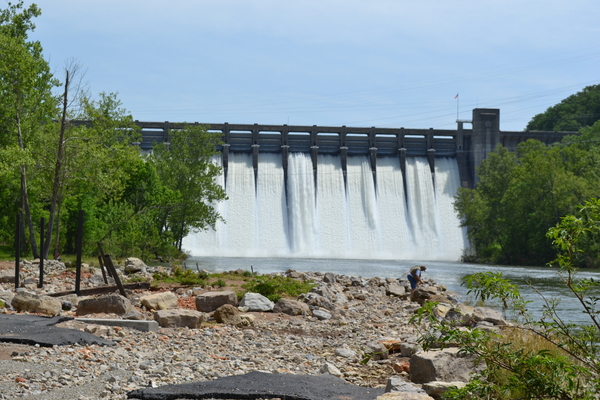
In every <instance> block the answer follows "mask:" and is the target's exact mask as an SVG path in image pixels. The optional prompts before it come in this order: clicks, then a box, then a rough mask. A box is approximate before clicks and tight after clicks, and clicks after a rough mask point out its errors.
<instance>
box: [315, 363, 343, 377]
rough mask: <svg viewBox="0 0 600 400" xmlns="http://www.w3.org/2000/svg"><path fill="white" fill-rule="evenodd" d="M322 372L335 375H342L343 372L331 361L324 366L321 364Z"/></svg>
mask: <svg viewBox="0 0 600 400" xmlns="http://www.w3.org/2000/svg"><path fill="white" fill-rule="evenodd" d="M319 372H320V373H322V374H328V375H333V376H339V377H341V376H342V372H341V371H340V370H339V369H338V367H336V366H335V365H333V364H331V363H325V364H323V366H321V369H320V370H319Z"/></svg>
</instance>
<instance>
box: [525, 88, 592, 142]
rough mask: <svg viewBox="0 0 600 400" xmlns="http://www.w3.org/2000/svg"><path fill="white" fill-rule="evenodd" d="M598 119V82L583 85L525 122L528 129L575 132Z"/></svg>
mask: <svg viewBox="0 0 600 400" xmlns="http://www.w3.org/2000/svg"><path fill="white" fill-rule="evenodd" d="M598 120H600V84H598V85H592V86H587V87H585V88H584V89H583V90H582V91H581V92H578V93H576V94H574V95H571V96H569V97H567V98H566V99H564V100H563V101H561V102H560V103H559V104H556V105H554V106H552V107H549V108H548V109H547V110H546V111H545V112H543V113H541V114H537V115H536V116H534V117H533V118H532V119H531V121H529V123H528V124H527V128H526V130H528V131H535V130H537V131H567V132H568V131H571V132H577V131H579V130H580V129H581V128H584V127H586V126H592V125H594V123H595V122H596V121H598Z"/></svg>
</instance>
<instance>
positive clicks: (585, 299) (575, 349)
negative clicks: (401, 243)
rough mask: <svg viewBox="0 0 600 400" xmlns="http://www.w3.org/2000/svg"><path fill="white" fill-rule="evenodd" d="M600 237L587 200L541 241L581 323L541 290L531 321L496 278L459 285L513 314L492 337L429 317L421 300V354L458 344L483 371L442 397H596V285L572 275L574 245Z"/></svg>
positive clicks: (597, 215)
mask: <svg viewBox="0 0 600 400" xmlns="http://www.w3.org/2000/svg"><path fill="white" fill-rule="evenodd" d="M599 232H600V200H598V199H591V200H589V201H587V202H586V203H585V204H584V205H583V206H581V207H579V210H578V212H577V213H576V215H568V216H565V217H563V218H561V220H560V222H559V223H558V224H557V225H556V226H555V227H552V228H551V229H549V230H548V232H547V236H548V238H549V239H550V240H551V241H552V243H553V245H554V246H555V248H556V250H557V258H556V259H555V260H554V261H552V262H551V263H550V264H549V265H551V266H552V267H555V268H556V272H557V275H558V277H559V279H560V280H562V281H563V282H564V284H565V285H566V286H567V287H568V288H569V289H570V291H571V293H572V294H573V296H574V297H575V298H576V300H577V301H578V302H579V304H580V305H581V308H582V311H583V312H584V313H585V314H586V315H587V316H588V317H589V321H590V322H589V324H588V325H584V326H582V325H579V324H572V323H569V322H568V321H564V320H563V319H562V318H561V317H560V316H559V315H558V313H557V307H558V306H559V305H558V304H557V302H556V301H554V300H553V299H548V298H546V297H544V296H543V294H541V293H540V296H542V300H543V301H544V304H545V305H544V310H543V317H542V318H541V319H539V320H536V319H534V318H533V317H532V316H531V314H530V313H529V311H528V309H527V302H526V301H525V300H523V298H522V297H521V295H520V293H519V291H518V289H517V287H516V286H515V285H514V284H512V283H510V282H509V281H508V280H506V279H504V278H503V277H502V274H500V273H492V272H480V273H477V274H474V275H470V276H467V277H466V278H465V279H464V280H463V282H464V284H465V285H467V287H468V289H469V293H474V294H475V295H476V297H477V298H479V299H481V300H488V299H498V300H500V301H501V302H502V303H503V304H504V306H505V309H506V310H511V311H512V312H514V313H515V316H517V317H518V322H519V324H517V325H513V326H507V327H505V328H504V329H502V330H500V331H498V333H494V332H493V331H490V330H487V329H480V328H472V329H470V328H469V329H465V328H463V327H456V326H452V324H450V323H448V322H447V321H445V320H441V319H438V318H437V317H436V316H435V313H434V308H435V307H436V305H437V303H428V304H427V305H426V306H425V307H423V308H421V309H420V310H419V311H418V313H417V316H416V317H415V318H414V319H413V322H414V321H417V322H419V323H421V322H423V321H428V322H429V323H430V328H431V330H433V331H434V332H435V333H434V334H432V332H431V330H430V331H429V332H427V333H426V334H425V335H423V336H422V338H421V339H420V340H421V342H422V343H423V345H424V348H425V349H429V348H432V347H438V346H441V347H445V346H447V345H449V344H450V343H457V344H458V346H459V347H460V351H461V353H463V354H474V355H476V356H477V357H478V359H479V360H480V361H481V362H484V363H485V369H484V370H483V372H481V374H480V375H478V376H474V377H473V378H472V379H471V381H470V382H469V384H468V385H467V386H466V387H464V388H462V389H451V390H450V391H448V392H446V394H445V398H446V399H457V400H458V399H466V398H469V399H557V400H558V399H560V400H575V399H577V400H586V399H589V400H591V399H597V398H598V397H597V395H598V393H599V392H600V359H599V358H598V355H599V354H600V342H599V341H598V337H599V336H600V319H599V316H600V309H599V308H598V301H599V300H600V299H599V298H598V297H597V293H598V292H597V291H598V289H600V282H597V281H595V280H593V279H579V278H578V277H577V268H576V263H577V259H578V258H579V257H581V256H582V255H583V254H584V253H583V252H584V251H583V249H582V247H581V246H580V244H581V243H582V240H585V238H586V237H588V236H589V235H591V234H594V235H597V234H598V233H599Z"/></svg>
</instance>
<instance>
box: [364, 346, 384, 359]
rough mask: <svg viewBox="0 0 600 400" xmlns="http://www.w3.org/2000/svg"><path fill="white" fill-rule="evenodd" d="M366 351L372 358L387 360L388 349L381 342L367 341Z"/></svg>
mask: <svg viewBox="0 0 600 400" xmlns="http://www.w3.org/2000/svg"><path fill="white" fill-rule="evenodd" d="M366 352H367V353H368V354H370V355H371V356H372V357H371V358H372V359H373V360H387V359H388V358H389V351H388V349H387V347H385V345H384V344H383V343H379V342H371V343H367V349H366Z"/></svg>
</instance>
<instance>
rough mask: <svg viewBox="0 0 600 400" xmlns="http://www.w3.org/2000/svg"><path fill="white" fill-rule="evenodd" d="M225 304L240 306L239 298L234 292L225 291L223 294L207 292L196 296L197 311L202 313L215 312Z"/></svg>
mask: <svg viewBox="0 0 600 400" xmlns="http://www.w3.org/2000/svg"><path fill="white" fill-rule="evenodd" d="M225 304H231V305H232V306H236V307H237V305H238V300H237V296H236V294H235V293H234V292H232V291H229V290H225V291H222V292H206V293H202V294H199V295H198V296H196V309H197V310H198V311H202V312H213V311H215V310H216V309H217V308H219V307H221V306H222V305H225Z"/></svg>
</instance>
